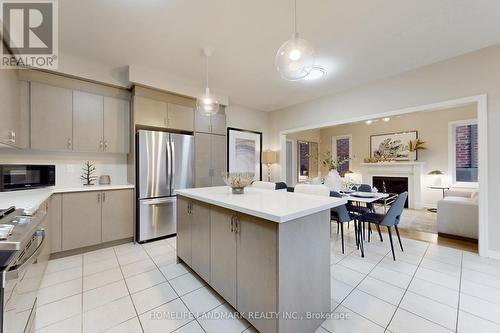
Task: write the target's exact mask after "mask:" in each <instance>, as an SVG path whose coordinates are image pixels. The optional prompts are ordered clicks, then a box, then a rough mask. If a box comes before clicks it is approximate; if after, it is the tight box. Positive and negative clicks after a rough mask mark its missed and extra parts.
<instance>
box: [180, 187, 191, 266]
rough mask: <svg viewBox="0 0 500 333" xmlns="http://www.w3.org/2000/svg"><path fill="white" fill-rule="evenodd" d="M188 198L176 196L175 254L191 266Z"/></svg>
mask: <svg viewBox="0 0 500 333" xmlns="http://www.w3.org/2000/svg"><path fill="white" fill-rule="evenodd" d="M189 202H190V201H189V200H188V199H186V198H184V197H181V196H178V197H177V256H178V257H179V258H181V259H182V260H183V261H184V262H185V263H186V264H188V265H189V266H191V214H190V213H189Z"/></svg>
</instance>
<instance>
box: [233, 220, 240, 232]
mask: <svg viewBox="0 0 500 333" xmlns="http://www.w3.org/2000/svg"><path fill="white" fill-rule="evenodd" d="M239 222H240V221H239V220H238V216H235V217H234V233H235V234H238V233H239V232H240V226H239Z"/></svg>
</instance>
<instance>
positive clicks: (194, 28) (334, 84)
mask: <svg viewBox="0 0 500 333" xmlns="http://www.w3.org/2000/svg"><path fill="white" fill-rule="evenodd" d="M297 2H298V9H299V12H298V29H299V32H300V34H301V36H302V37H303V38H305V39H307V40H309V41H310V42H311V43H312V44H313V46H314V47H315V49H316V53H317V62H318V63H319V64H321V65H323V66H325V67H327V68H328V71H329V73H328V76H327V78H326V79H323V80H320V81H302V82H287V81H284V80H283V79H281V78H280V76H279V74H278V73H277V72H276V70H275V68H274V56H275V52H276V51H277V49H278V48H279V46H280V45H281V44H282V43H283V42H284V41H285V40H286V39H288V38H289V37H290V35H291V8H292V7H291V3H292V1H291V0H271V1H270V0H251V1H239V0H106V1H103V0H61V1H59V13H60V19H59V35H60V37H59V38H60V41H59V47H60V54H61V57H60V59H61V61H64V58H63V57H64V55H65V54H68V55H71V56H72V57H79V58H82V59H85V60H87V61H92V62H98V63H101V64H103V65H105V66H107V67H109V69H110V70H116V69H117V68H121V67H123V66H127V65H129V64H135V65H140V66H144V67H147V68H151V69H153V70H155V71H158V72H159V73H165V75H167V73H168V74H169V75H172V76H176V77H182V78H184V79H186V80H189V81H192V82H199V84H200V89H201V88H202V86H203V77H204V59H203V57H202V56H201V54H200V48H201V46H204V45H210V46H213V47H214V48H215V54H214V56H213V57H212V58H211V66H210V72H211V79H210V81H211V86H212V89H213V90H216V91H218V92H222V93H224V94H226V95H229V96H230V98H231V102H233V103H237V104H241V105H245V106H248V107H253V108H255V109H259V110H264V111H271V110H276V109H279V108H283V107H286V106H290V105H293V104H297V103H301V102H304V101H307V100H311V99H314V98H318V97H320V96H323V95H326V94H329V93H334V92H338V91H341V90H345V89H348V88H350V87H353V86H357V85H360V84H363V83H365V82H368V81H372V80H376V79H379V78H382V77H387V76H391V75H394V74H397V73H400V72H403V71H407V70H410V69H413V68H417V67H420V66H423V65H426V64H430V63H434V62H437V61H440V60H443V59H447V58H451V57H454V56H457V55H460V54H463V53H466V52H470V51H473V50H477V49H480V48H483V47H486V46H489V45H493V44H497V43H500V5H499V3H498V0H418V1H416V0H297Z"/></svg>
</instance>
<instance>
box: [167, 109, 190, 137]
mask: <svg viewBox="0 0 500 333" xmlns="http://www.w3.org/2000/svg"><path fill="white" fill-rule="evenodd" d="M193 118H194V111H193V108H190V107H188V106H183V105H178V104H170V103H169V104H168V127H169V128H174V129H179V130H184V131H192V130H193V127H194V124H193V121H194V119H193Z"/></svg>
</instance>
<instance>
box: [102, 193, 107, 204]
mask: <svg viewBox="0 0 500 333" xmlns="http://www.w3.org/2000/svg"><path fill="white" fill-rule="evenodd" d="M105 201H106V192H102V202H105Z"/></svg>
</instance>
